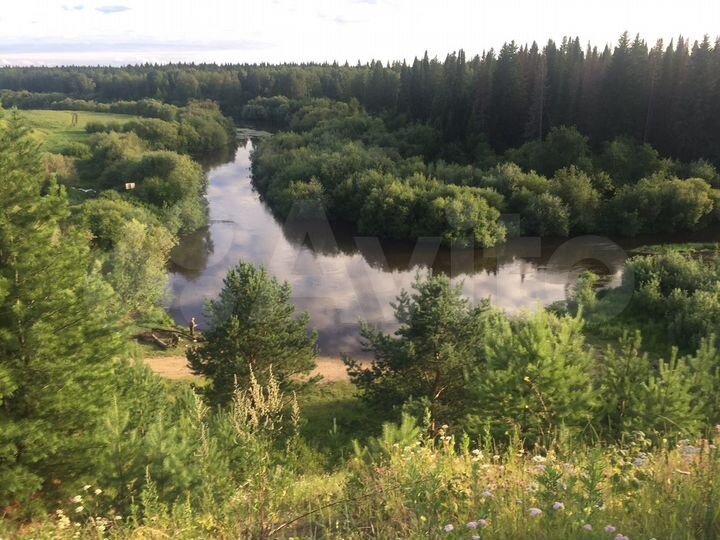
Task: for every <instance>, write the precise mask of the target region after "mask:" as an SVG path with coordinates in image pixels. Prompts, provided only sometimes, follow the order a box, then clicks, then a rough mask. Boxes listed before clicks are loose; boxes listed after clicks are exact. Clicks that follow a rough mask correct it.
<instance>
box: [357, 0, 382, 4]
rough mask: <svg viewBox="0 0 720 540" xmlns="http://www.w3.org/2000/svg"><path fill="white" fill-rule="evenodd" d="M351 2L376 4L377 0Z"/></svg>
mask: <svg viewBox="0 0 720 540" xmlns="http://www.w3.org/2000/svg"><path fill="white" fill-rule="evenodd" d="M351 2H352V3H353V4H372V5H375V4H377V0H351Z"/></svg>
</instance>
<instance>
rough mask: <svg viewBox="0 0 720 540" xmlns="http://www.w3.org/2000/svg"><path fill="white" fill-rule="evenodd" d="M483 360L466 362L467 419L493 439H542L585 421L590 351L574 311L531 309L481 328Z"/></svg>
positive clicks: (573, 430)
mask: <svg viewBox="0 0 720 540" xmlns="http://www.w3.org/2000/svg"><path fill="white" fill-rule="evenodd" d="M484 356H485V361H484V362H483V363H480V364H476V365H475V366H473V367H471V368H469V369H468V371H469V373H468V392H469V396H470V397H469V401H470V406H469V408H468V414H469V416H468V427H469V429H470V431H471V432H473V433H481V432H483V431H484V429H485V428H487V429H488V430H489V433H490V434H491V435H492V436H493V437H494V438H496V439H503V438H509V437H510V436H512V435H513V434H514V433H518V434H519V435H520V436H521V437H523V439H524V440H525V443H526V444H528V445H532V444H533V443H540V444H543V445H544V446H546V447H547V446H549V445H550V444H551V443H552V442H553V440H554V439H556V438H557V437H559V435H560V433H561V432H564V435H565V436H567V435H568V434H574V435H577V433H578V432H580V431H582V430H585V429H587V428H588V427H589V425H590V422H591V419H592V418H591V411H592V409H593V407H594V406H595V398H594V395H593V392H592V376H591V369H592V366H593V357H592V351H591V350H588V348H587V347H586V345H585V338H584V336H583V334H582V322H581V320H580V319H578V318H568V317H557V316H555V315H552V314H549V313H543V312H538V313H536V314H533V315H530V316H528V315H526V316H519V317H517V318H513V319H509V320H508V319H505V320H503V319H499V320H497V321H496V323H495V324H494V325H492V327H490V328H488V329H487V330H486V334H485V344H484Z"/></svg>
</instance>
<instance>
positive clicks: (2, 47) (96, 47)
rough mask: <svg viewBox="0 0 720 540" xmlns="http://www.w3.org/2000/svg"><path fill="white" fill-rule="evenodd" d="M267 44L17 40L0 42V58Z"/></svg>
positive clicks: (263, 45)
mask: <svg viewBox="0 0 720 540" xmlns="http://www.w3.org/2000/svg"><path fill="white" fill-rule="evenodd" d="M268 48H270V44H269V43H265V42H261V41H252V40H229V41H221V40H203V41H192V40H188V41H178V40H156V41H150V40H137V41H110V40H105V41H96V40H65V41H57V40H42V39H39V40H33V41H27V40H17V41H5V42H1V41H0V54H13V55H15V54H42V53H88V52H94V53H111V52H112V53H147V52H152V53H165V52H168V53H170V52H196V51H244V50H264V49H268Z"/></svg>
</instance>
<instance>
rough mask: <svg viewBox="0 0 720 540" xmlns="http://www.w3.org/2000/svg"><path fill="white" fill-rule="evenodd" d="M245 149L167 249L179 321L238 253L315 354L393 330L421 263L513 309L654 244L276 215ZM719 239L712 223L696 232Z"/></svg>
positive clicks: (196, 312)
mask: <svg viewBox="0 0 720 540" xmlns="http://www.w3.org/2000/svg"><path fill="white" fill-rule="evenodd" d="M251 151H252V142H251V141H248V142H247V143H246V144H245V145H244V146H241V147H240V148H239V149H238V150H237V153H236V155H235V159H234V161H232V162H230V163H226V164H224V165H220V166H218V167H215V168H213V169H211V170H210V172H209V180H210V181H209V186H208V191H207V199H208V204H209V210H210V226H209V227H207V228H205V229H202V230H200V231H197V232H196V233H193V234H191V235H188V236H186V237H185V238H183V239H182V240H181V243H180V245H179V246H178V247H177V248H176V249H175V250H174V251H173V254H172V265H171V274H170V293H171V294H170V297H171V298H170V301H169V302H170V303H169V311H170V313H171V315H172V316H173V318H174V319H175V320H176V322H177V323H178V324H181V325H186V324H187V323H188V321H189V320H190V318H191V317H196V318H197V319H198V321H199V323H200V327H201V328H202V327H203V325H204V322H205V321H204V317H203V306H204V305H205V303H206V302H207V301H208V300H211V299H213V298H215V297H216V296H217V294H218V292H219V291H220V289H221V288H222V283H223V278H224V276H225V274H226V273H227V270H228V269H229V268H231V267H233V266H234V265H236V264H237V263H238V262H239V261H240V260H244V261H248V262H252V263H255V264H262V265H264V266H265V267H266V268H267V269H268V270H269V272H271V273H272V274H273V275H274V276H276V277H277V278H278V279H280V280H282V281H288V282H289V283H290V284H291V285H292V289H293V296H292V301H293V303H294V304H295V305H296V306H297V308H298V309H299V310H300V311H307V312H308V313H309V315H310V321H311V325H312V326H313V327H314V328H315V329H317V330H318V332H319V337H320V339H319V348H320V351H319V352H320V355H322V356H331V357H337V356H340V355H342V354H353V355H359V354H360V353H361V350H362V348H361V343H360V341H359V337H358V328H359V326H358V320H360V319H362V320H366V321H368V322H369V323H371V324H374V325H376V326H379V327H382V328H385V329H386V330H391V329H393V328H394V317H393V310H392V307H391V306H390V303H391V302H392V301H393V300H394V299H395V297H396V296H397V294H398V293H399V292H400V290H401V289H402V288H405V289H409V288H410V285H411V284H412V282H413V279H414V278H415V275H416V273H417V272H418V270H421V271H424V270H427V268H432V269H433V271H435V272H444V273H447V274H449V275H450V276H451V277H452V278H453V280H454V281H456V282H457V283H462V287H463V291H464V293H465V294H466V295H467V296H468V297H469V298H471V299H472V300H474V301H480V300H481V299H483V298H487V297H490V298H491V300H492V302H493V304H495V305H496V306H499V307H502V308H504V309H507V310H510V311H517V310H522V309H535V308H537V307H538V306H545V305H548V304H550V303H552V302H556V301H559V300H563V299H564V298H565V297H566V294H567V292H568V291H569V289H570V288H571V287H572V285H573V284H574V283H575V282H576V280H577V276H578V275H579V274H580V273H581V272H582V271H584V270H586V269H590V270H593V271H594V272H596V273H600V274H603V275H605V276H607V282H608V283H609V284H613V285H615V284H618V283H619V282H620V281H621V277H622V270H623V265H624V261H625V258H626V256H627V254H626V252H625V249H629V248H630V247H633V246H635V245H639V244H642V243H648V242H649V243H657V242H658V239H636V240H635V241H633V242H632V244H630V245H629V244H628V243H625V242H623V247H621V246H620V245H618V244H616V243H614V242H612V241H611V240H609V239H607V238H602V237H595V236H591V237H579V238H574V239H571V240H569V241H568V240H564V241H550V240H545V239H543V240H542V241H540V239H538V238H519V239H513V240H510V241H509V242H508V243H507V244H506V245H504V246H502V247H497V248H493V249H485V250H480V249H477V250H449V249H444V248H442V249H441V248H440V247H439V242H438V240H437V239H420V240H418V242H417V243H407V242H379V241H378V240H377V239H374V238H366V237H355V236H353V235H352V233H351V232H349V231H348V227H343V226H339V225H334V226H332V227H331V226H330V225H329V224H328V223H327V221H326V220H324V218H323V216H322V215H318V214H317V213H315V214H313V215H312V216H310V217H298V218H291V219H290V220H289V221H288V222H285V223H283V222H281V221H279V220H277V219H276V218H275V217H274V216H273V214H272V213H271V211H270V209H269V208H268V206H267V205H266V204H265V203H263V202H262V201H261V199H260V197H259V195H258V194H257V193H256V192H255V191H254V189H253V187H252V184H251V172H250V152H251ZM509 219H512V218H511V217H510V218H509ZM717 238H718V234H717V230H716V231H710V232H705V234H704V235H702V238H698V239H699V240H708V239H717ZM662 240H663V241H678V240H680V241H682V240H684V239H683V238H681V239H678V238H668V239H662ZM624 248H625V249H624Z"/></svg>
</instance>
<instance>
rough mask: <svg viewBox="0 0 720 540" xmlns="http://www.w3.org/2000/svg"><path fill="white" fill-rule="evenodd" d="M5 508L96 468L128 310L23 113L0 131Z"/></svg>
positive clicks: (0, 451)
mask: <svg viewBox="0 0 720 540" xmlns="http://www.w3.org/2000/svg"><path fill="white" fill-rule="evenodd" d="M0 177H1V178H2V179H3V181H2V182H0V506H4V505H7V504H10V503H12V502H14V501H20V502H22V501H27V500H28V499H29V498H30V497H31V496H32V495H33V494H35V493H36V492H38V491H41V490H44V491H51V490H57V489H58V488H59V489H62V488H63V487H64V486H66V485H67V484H68V483H72V481H73V480H76V479H79V478H81V477H83V476H85V475H87V474H89V473H90V472H91V471H92V470H93V456H94V454H95V452H96V450H97V448H98V447H99V446H101V445H102V433H101V427H102V419H103V414H104V413H105V411H106V410H107V407H108V405H109V401H110V399H111V397H112V387H113V381H112V376H113V366H114V363H113V360H114V359H115V358H116V357H117V356H118V354H119V353H120V352H121V350H122V347H123V343H124V336H123V333H122V332H121V331H120V330H119V327H118V317H119V316H121V309H120V308H119V306H118V305H117V303H116V297H115V295H114V293H113V291H112V289H111V288H110V287H109V286H108V285H107V284H106V283H104V282H103V281H102V279H101V277H100V275H99V271H98V269H97V267H96V265H93V261H92V260H91V258H90V253H89V247H88V238H87V236H86V235H85V234H83V232H82V231H79V230H75V229H72V228H68V227H65V226H64V222H65V219H66V218H67V216H68V203H67V199H66V196H65V193H64V191H63V190H62V189H61V188H59V187H58V186H57V185H55V184H54V183H52V182H48V181H46V179H45V175H44V174H43V171H42V166H41V162H40V153H39V151H38V148H37V147H36V146H35V145H34V144H33V143H32V142H31V141H30V139H29V138H28V137H27V136H26V130H25V128H24V127H23V126H22V123H21V120H20V118H19V116H18V115H17V114H13V115H11V116H10V117H9V119H8V121H7V127H6V128H0Z"/></svg>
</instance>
